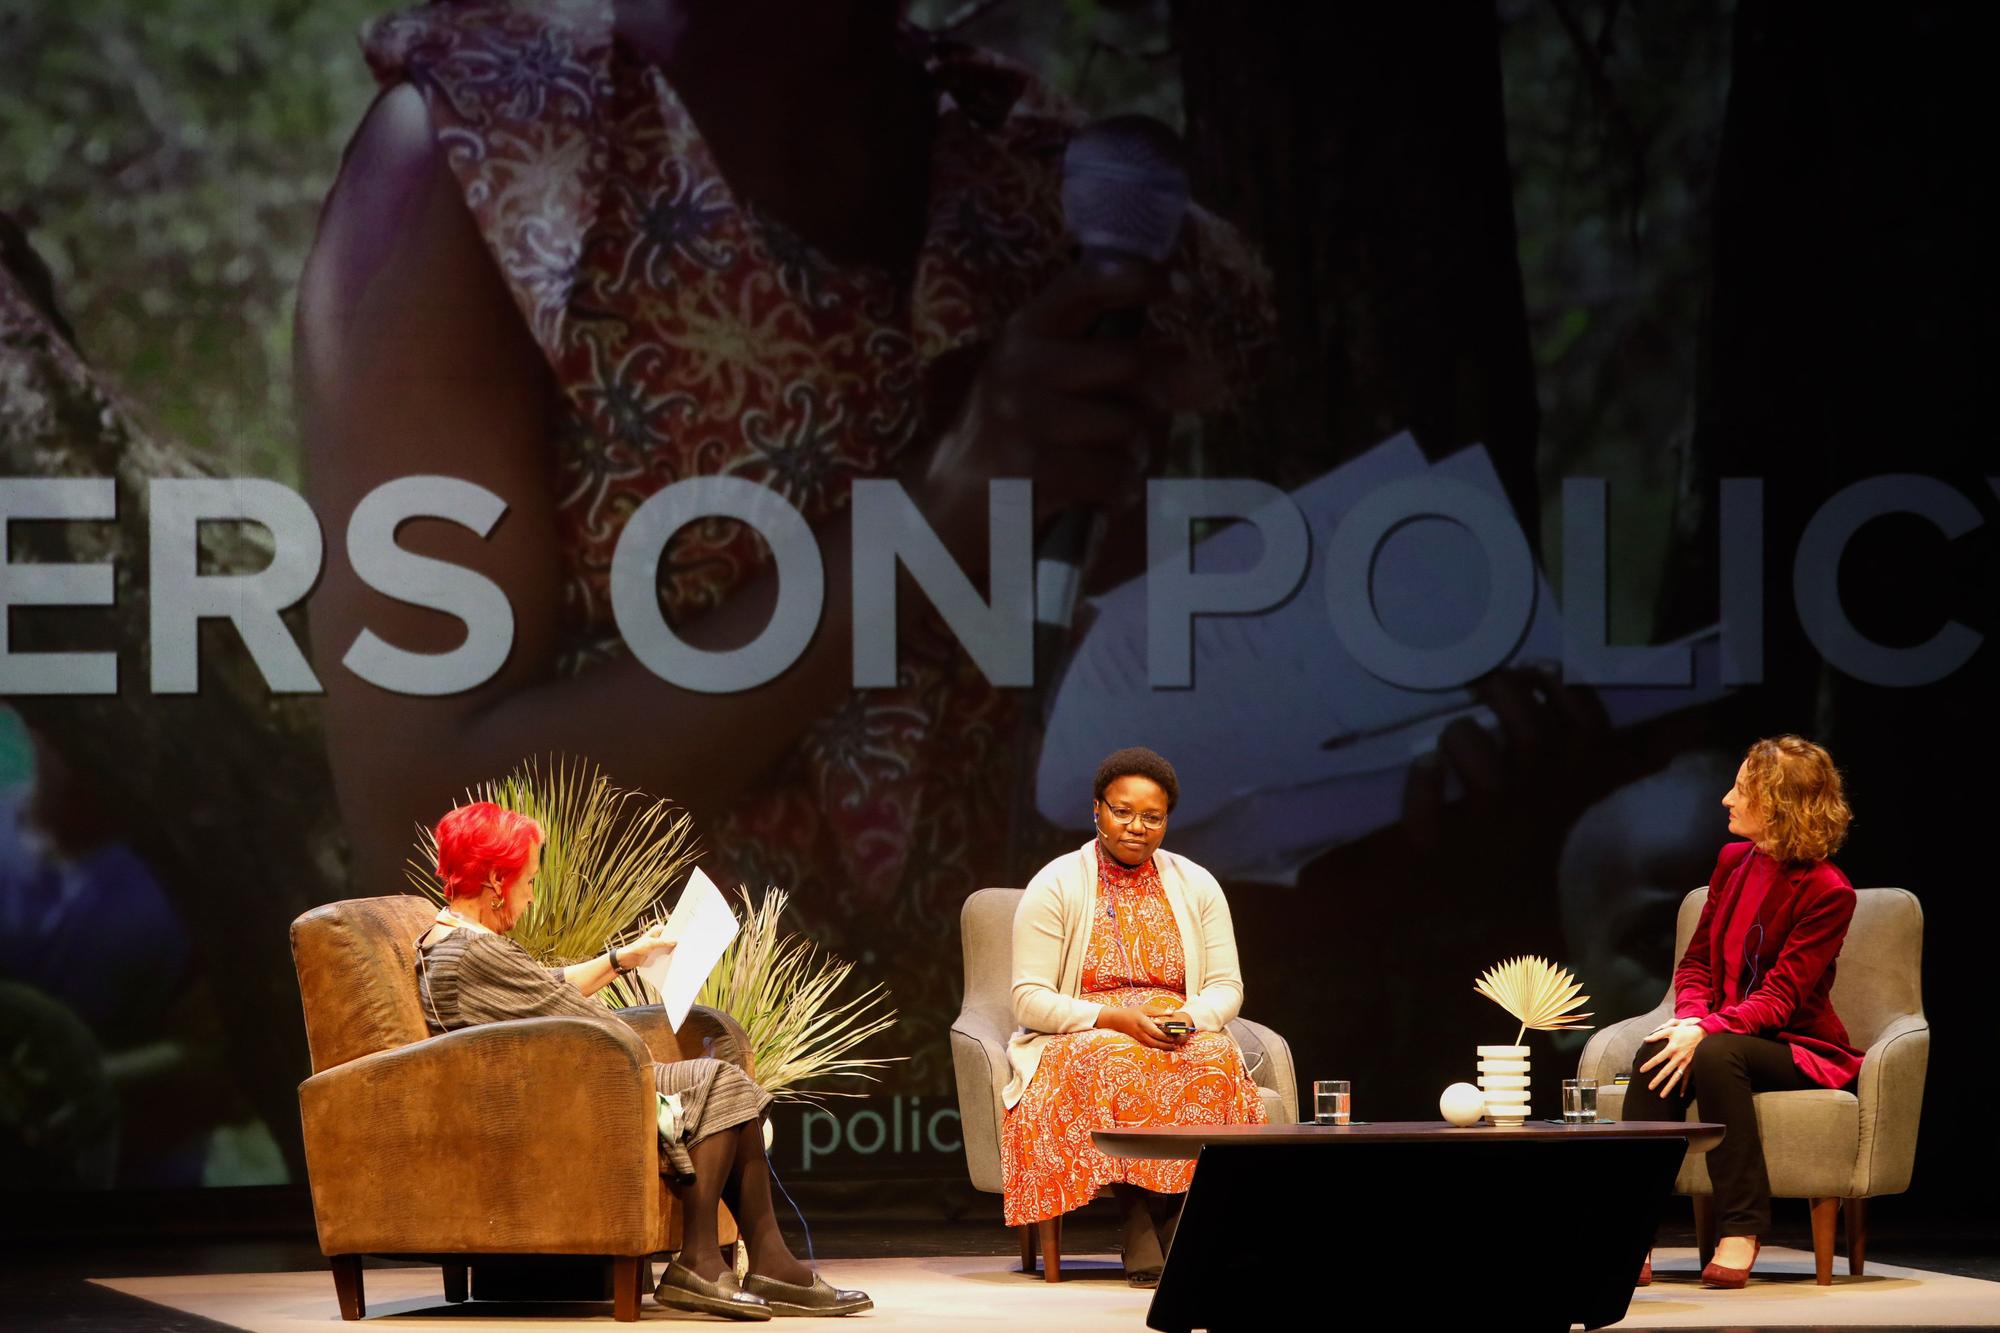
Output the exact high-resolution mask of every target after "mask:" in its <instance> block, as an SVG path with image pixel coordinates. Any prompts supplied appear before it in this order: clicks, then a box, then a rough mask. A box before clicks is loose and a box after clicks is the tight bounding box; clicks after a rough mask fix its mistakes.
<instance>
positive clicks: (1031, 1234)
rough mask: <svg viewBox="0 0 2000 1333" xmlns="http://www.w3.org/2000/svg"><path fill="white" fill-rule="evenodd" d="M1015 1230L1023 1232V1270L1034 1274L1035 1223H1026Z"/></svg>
mask: <svg viewBox="0 0 2000 1333" xmlns="http://www.w3.org/2000/svg"><path fill="white" fill-rule="evenodd" d="M1014 1230H1016V1231H1018V1232H1020V1233H1021V1271H1022V1272H1023V1273H1028V1274H1030V1275H1032V1274H1033V1273H1034V1271H1035V1228H1034V1224H1033V1223H1024V1224H1023V1225H1021V1226H1018V1227H1015V1228H1014Z"/></svg>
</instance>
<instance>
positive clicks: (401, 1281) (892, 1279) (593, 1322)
mask: <svg viewBox="0 0 2000 1333" xmlns="http://www.w3.org/2000/svg"><path fill="white" fill-rule="evenodd" d="M1655 1262H1656V1265H1657V1266H1658V1268H1659V1269H1660V1270H1661V1271H1660V1274H1659V1277H1658V1278H1657V1280H1656V1281H1655V1282H1654V1283H1653V1285H1652V1286H1650V1287H1647V1288H1645V1289H1644V1290H1642V1291H1639V1292H1636V1293H1635V1294H1634V1295H1633V1298H1632V1310H1631V1313H1630V1315H1628V1316H1627V1318H1626V1319H1625V1321H1624V1322H1623V1323H1621V1324H1618V1325H1617V1326H1616V1327H1618V1328H1688V1327H1703V1326H1709V1327H1713V1326H1717V1325H1756V1326H1784V1325H1801V1324H1817V1325H1821V1326H1825V1327H1838V1328H1850V1327H1852V1328H1866V1327H1870V1326H1876V1325H1884V1324H1902V1325H1911V1324H1919V1325H1934V1326H1940V1327H1954V1328H1980V1327H1985V1328H1991V1327H1996V1326H2000V1283H1993V1282H1980V1281H1976V1280H1974V1279H1972V1278H1963V1277H1952V1276H1949V1275H1947V1274H1943V1273H1927V1272H1921V1271H1919V1270H1917V1269H1912V1268H1898V1267H1896V1266H1895V1265H1893V1264H1874V1263H1871V1264H1870V1265H1869V1271H1868V1273H1867V1275H1866V1276H1864V1277H1858V1278H1852V1277H1847V1276H1846V1275H1845V1274H1843V1273H1841V1272H1840V1271H1839V1269H1840V1267H1841V1265H1840V1264H1836V1268H1835V1277H1834V1282H1833V1285H1832V1286H1831V1287H1820V1286H1816V1285H1814V1283H1813V1280H1812V1256H1811V1255H1810V1254H1807V1253H1804V1252H1802V1251H1799V1250H1785V1249H1770V1250H1766V1251H1764V1253H1763V1255H1762V1256H1761V1257H1760V1258H1759V1259H1758V1261H1757V1279H1756V1280H1754V1281H1753V1282H1752V1283H1751V1285H1750V1286H1749V1287H1748V1288H1746V1289H1744V1290H1743V1291H1707V1290H1704V1289H1703V1288H1702V1286H1701V1284H1700V1283H1699V1282H1698V1281H1696V1279H1695V1263H1694V1253H1693V1251H1691V1250H1661V1251H1659V1253H1658V1255H1657V1256H1656V1259H1655ZM1072 1263H1073V1264H1074V1265H1075V1268H1076V1271H1077V1278H1076V1280H1074V1281H1066V1282H1064V1283H1063V1284H1061V1285H1060V1286H1054V1287H1051V1286H1049V1285H1048V1284H1047V1283H1045V1282H1043V1281H1041V1280H1040V1279H1039V1278H1029V1277H1025V1276H1023V1275H1022V1274H1020V1273H1016V1272H1013V1271H1011V1270H1010V1269H1009V1268H1008V1265H1007V1261H1006V1260H1005V1259H1002V1258H997V1257H991V1256H987V1257H980V1258H970V1259H967V1258H947V1259H851V1260H843V1261H840V1262H834V1263H828V1264H827V1265H826V1273H827V1276H828V1278H829V1279H830V1280H832V1281H834V1282H836V1283H839V1284H841V1285H843V1286H856V1287H862V1288H865V1289H866V1290H867V1291H868V1292H869V1293H870V1294H871V1295H873V1296H874V1297H875V1303H876V1308H875V1309H874V1310H873V1311H872V1312H870V1313H868V1314H863V1315H854V1316H851V1317H850V1318H849V1319H848V1320H847V1321H846V1322H847V1324H848V1325H852V1326H855V1327H857V1328H858V1327H861V1326H863V1325H864V1323H865V1326H866V1327H867V1328H868V1329H870V1330H877V1331H880V1330H890V1329H895V1330H904V1329H908V1330H924V1331H925V1333H930V1331H931V1330H939V1329H956V1328H965V1329H980V1328H1006V1329H1034V1328H1048V1329H1062V1330H1066V1331H1067V1333H1100V1331H1102V1333H1111V1331H1112V1330H1119V1331H1121V1333H1129V1331H1130V1330H1137V1329H1142V1328H1144V1327H1145V1322H1146V1303H1147V1301H1148V1300H1149V1299H1150V1298H1151V1294H1152V1293H1150V1292H1144V1291H1135V1290H1133V1289H1132V1288H1130V1287H1127V1286H1126V1285H1125V1283H1124V1281H1123V1280H1122V1279H1120V1278H1119V1276H1118V1267H1117V1262H1116V1260H1114V1259H1111V1258H1108V1257H1104V1256H1098V1257H1096V1258H1094V1259H1092V1258H1085V1259H1082V1260H1078V1261H1072ZM1070 1267H1071V1265H1070V1264H1066V1265H1065V1268H1066V1270H1067V1269H1069V1268H1070ZM96 1281H97V1282H98V1283H99V1284H100V1285H102V1286H106V1287H110V1288H112V1289H113V1290H116V1291H122V1292H126V1293H129V1294H130V1295H133V1296H139V1297H142V1298H144V1299H146V1300H149V1301H153V1302H155V1303H157V1304H160V1305H164V1306H168V1307H170V1308H172V1309H175V1310H179V1311H182V1312H184V1313H187V1314H194V1315H201V1316H203V1317H205V1318H208V1319H213V1320H216V1321H217V1322H219V1323H224V1324H229V1325H231V1326H233V1327H236V1328H245V1329H252V1330H255V1331H256V1333H295V1331H296V1330H304V1329H314V1330H320V1331H321V1333H327V1330H330V1329H332V1328H337V1327H338V1326H339V1325H340V1315H339V1311H338V1310H337V1309H336V1308H335V1306H334V1301H333V1279H332V1278H331V1277H329V1276H328V1275H327V1274H326V1273H323V1272H316V1273H240V1274H226V1273H207V1274H199V1275H194V1276H188V1277H143V1278H98V1279H96ZM367 1287H368V1319H367V1322H368V1323H369V1324H371V1325H372V1324H379V1325H383V1326H385V1327H391V1328H421V1329H436V1330H447V1329H466V1330H478V1331H479V1333H502V1331H503V1330H507V1329H532V1330H539V1331H541V1333H555V1331H557V1330H565V1329H570V1328H579V1329H581V1328H586V1327H597V1328H609V1327H616V1325H615V1324H614V1322H613V1320H612V1318H611V1307H610V1305H609V1304H604V1305H575V1306H529V1305H496V1304H491V1303H476V1304H470V1305H457V1306H454V1305H446V1304H445V1302H444V1295H443V1288H442V1285H441V1279H440V1277H439V1274H438V1270H436V1269H435V1268H371V1269H369V1270H368V1274H367ZM681 1321H686V1322H691V1323H702V1324H710V1325H720V1323H721V1322H722V1321H720V1320H713V1319H708V1318H706V1317H703V1316H699V1315H682V1314H678V1313H676V1312H674V1311H671V1310H665V1309H662V1308H660V1307H659V1306H657V1305H655V1304H653V1302H652V1301H651V1300H650V1299H648V1300H647V1301H646V1303H645V1306H644V1309H643V1311H642V1314H641V1322H642V1323H648V1324H664V1323H673V1322H681ZM1421 1324H1422V1321H1420V1320H1417V1319H1414V1318H1413V1319H1412V1320H1411V1323H1410V1326H1411V1327H1419V1326H1421ZM787 1326H788V1327H792V1326H794V1325H791V1324H790V1323H789V1321H788V1323H787ZM1382 1326H1383V1325H1381V1324H1379V1323H1378V1324H1377V1325H1376V1327H1382ZM821 1327H828V1328H831V1327H832V1326H831V1325H822V1326H821Z"/></svg>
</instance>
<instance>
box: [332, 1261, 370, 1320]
mask: <svg viewBox="0 0 2000 1333" xmlns="http://www.w3.org/2000/svg"><path fill="white" fill-rule="evenodd" d="M329 1262H330V1263H332V1265H333V1294H334V1296H335V1297H337V1298H338V1299H339V1301H340V1317H341V1318H342V1319H359V1318H361V1316H363V1315H365V1314H367V1313H368V1302H367V1301H366V1299H365V1298H364V1296H363V1293H362V1290H361V1256H360V1255H358V1254H336V1255H333V1256H332V1257H331V1258H330V1260H329Z"/></svg>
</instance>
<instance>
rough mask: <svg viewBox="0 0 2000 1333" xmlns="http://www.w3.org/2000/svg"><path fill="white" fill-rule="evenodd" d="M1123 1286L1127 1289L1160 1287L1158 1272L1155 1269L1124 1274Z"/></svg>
mask: <svg viewBox="0 0 2000 1333" xmlns="http://www.w3.org/2000/svg"><path fill="white" fill-rule="evenodd" d="M1125 1285H1126V1286H1128V1287H1157V1286H1159V1285H1160V1270H1159V1269H1157V1268H1141V1269H1138V1270H1136V1271H1133V1272H1128V1273H1126V1274H1125Z"/></svg>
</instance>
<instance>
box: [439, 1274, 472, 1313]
mask: <svg viewBox="0 0 2000 1333" xmlns="http://www.w3.org/2000/svg"><path fill="white" fill-rule="evenodd" d="M470 1272H471V1269H470V1267H469V1266H468V1265H466V1264H446V1265H445V1266H444V1298H445V1300H446V1301H448V1302H450V1303H451V1304H453V1305H457V1304H459V1303H461V1302H463V1301H465V1300H468V1299H470V1298H471V1295H472V1291H471V1289H470V1287H469V1286H468V1285H467V1282H466V1279H467V1277H468V1276H469V1274H470Z"/></svg>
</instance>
